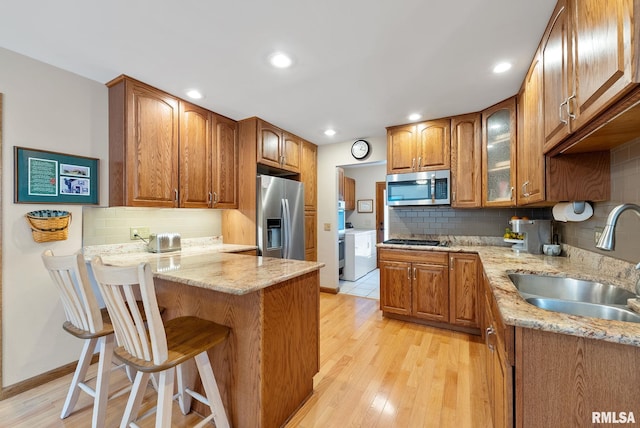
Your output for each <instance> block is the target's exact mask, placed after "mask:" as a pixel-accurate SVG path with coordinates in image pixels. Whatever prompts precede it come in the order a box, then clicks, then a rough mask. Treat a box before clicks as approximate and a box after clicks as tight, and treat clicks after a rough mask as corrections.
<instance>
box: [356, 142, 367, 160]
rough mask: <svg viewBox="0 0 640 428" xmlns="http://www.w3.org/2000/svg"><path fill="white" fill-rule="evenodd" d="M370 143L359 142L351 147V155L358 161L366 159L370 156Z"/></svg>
mask: <svg viewBox="0 0 640 428" xmlns="http://www.w3.org/2000/svg"><path fill="white" fill-rule="evenodd" d="M369 150H370V147H369V143H368V142H367V141H365V140H357V141H356V142H355V143H353V145H352V146H351V155H352V156H353V157H354V158H356V159H358V160H359V159H364V158H366V157H367V155H368V154H369Z"/></svg>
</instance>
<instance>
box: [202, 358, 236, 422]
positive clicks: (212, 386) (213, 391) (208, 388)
mask: <svg viewBox="0 0 640 428" xmlns="http://www.w3.org/2000/svg"><path fill="white" fill-rule="evenodd" d="M195 360H196V365H197V366H198V372H199V373H200V379H201V380H202V386H203V387H204V391H205V394H206V396H207V400H209V407H210V408H211V413H212V414H213V420H214V421H215V423H216V428H229V420H228V419H227V414H226V413H225V411H224V405H223V404H222V397H220V391H219V390H218V384H216V378H215V376H214V375H213V369H212V368H211V361H209V354H207V351H205V352H201V353H199V354H198V355H196V357H195Z"/></svg>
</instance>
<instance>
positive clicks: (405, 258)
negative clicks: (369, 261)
mask: <svg viewBox="0 0 640 428" xmlns="http://www.w3.org/2000/svg"><path fill="white" fill-rule="evenodd" d="M378 255H379V257H380V260H389V261H398V262H409V263H415V262H417V263H432V264H439V265H443V266H448V265H449V253H446V252H436V251H421V250H396V249H390V248H380V249H379V251H378Z"/></svg>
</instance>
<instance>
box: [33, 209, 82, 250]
mask: <svg viewBox="0 0 640 428" xmlns="http://www.w3.org/2000/svg"><path fill="white" fill-rule="evenodd" d="M25 217H26V218H27V222H28V223H29V227H31V233H32V235H33V240H34V241H36V242H51V241H64V240H66V239H67V237H68V236H69V224H70V223H71V213H70V212H69V211H60V210H38V211H31V212H28V213H27V214H26V215H25Z"/></svg>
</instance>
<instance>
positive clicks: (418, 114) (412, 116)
mask: <svg viewBox="0 0 640 428" xmlns="http://www.w3.org/2000/svg"><path fill="white" fill-rule="evenodd" d="M421 117H422V115H421V114H420V113H412V114H410V115H409V120H418V119H420V118H421Z"/></svg>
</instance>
